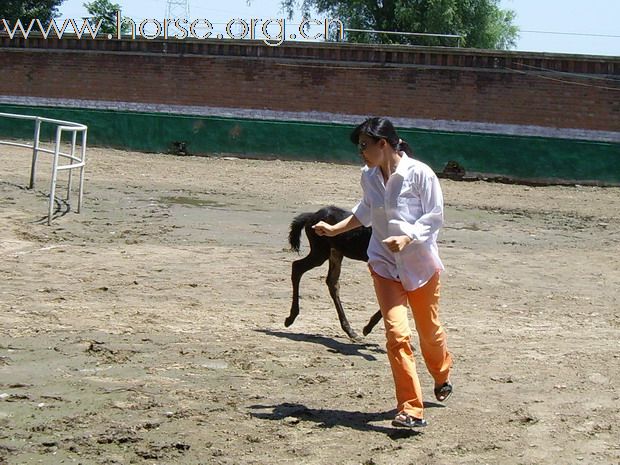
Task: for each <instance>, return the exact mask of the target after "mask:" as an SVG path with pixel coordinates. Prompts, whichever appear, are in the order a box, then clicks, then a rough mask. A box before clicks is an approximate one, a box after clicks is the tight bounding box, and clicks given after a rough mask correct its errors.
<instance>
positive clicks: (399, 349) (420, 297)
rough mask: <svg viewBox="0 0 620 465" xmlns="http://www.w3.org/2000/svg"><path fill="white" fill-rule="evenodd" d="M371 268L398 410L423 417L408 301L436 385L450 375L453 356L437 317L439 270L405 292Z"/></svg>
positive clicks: (396, 283) (422, 349)
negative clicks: (419, 284) (428, 278)
mask: <svg viewBox="0 0 620 465" xmlns="http://www.w3.org/2000/svg"><path fill="white" fill-rule="evenodd" d="M370 271H371V274H372V277H373V281H374V285H375V292H376V294H377V301H378V303H379V308H380V309H381V314H382V315H383V322H384V325H385V335H386V339H387V343H386V348H387V353H388V358H389V360H390V366H391V367H392V375H393V376H394V385H395V388H396V401H397V403H398V406H397V409H398V412H399V413H400V412H406V413H408V414H410V415H413V416H414V417H417V418H423V417H424V405H423V403H422V389H421V388H420V380H419V379H418V374H417V372H416V364H415V359H414V358H413V351H412V350H411V344H410V340H411V330H410V328H409V320H408V318H407V302H409V305H410V306H411V309H412V313H413V319H414V321H415V326H416V330H417V332H418V337H419V340H420V349H421V351H422V357H423V358H424V362H425V363H426V367H427V369H428V371H429V372H430V374H431V376H432V377H433V379H434V380H435V386H441V385H442V384H443V383H445V382H446V381H448V379H449V376H450V368H451V366H452V357H451V355H450V353H449V352H448V346H447V343H446V333H445V331H444V329H443V328H442V326H441V323H440V321H439V287H440V284H439V273H438V272H437V273H435V274H434V275H433V277H432V278H431V279H430V280H429V281H428V282H427V283H426V284H425V285H424V286H422V287H420V288H418V289H416V290H414V291H409V292H407V291H406V290H405V289H404V288H403V286H402V284H401V283H400V281H393V280H391V279H386V278H383V277H382V276H379V275H378V274H377V273H375V272H374V270H372V269H371V270H370Z"/></svg>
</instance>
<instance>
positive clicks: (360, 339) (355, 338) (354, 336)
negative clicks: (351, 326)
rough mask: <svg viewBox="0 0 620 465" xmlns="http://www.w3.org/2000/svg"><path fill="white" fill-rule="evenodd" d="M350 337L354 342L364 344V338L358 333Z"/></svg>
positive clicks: (351, 334)
mask: <svg viewBox="0 0 620 465" xmlns="http://www.w3.org/2000/svg"><path fill="white" fill-rule="evenodd" d="M348 336H349V339H351V341H353V342H362V341H363V340H364V338H363V337H360V336H359V335H358V334H357V333H350V334H348Z"/></svg>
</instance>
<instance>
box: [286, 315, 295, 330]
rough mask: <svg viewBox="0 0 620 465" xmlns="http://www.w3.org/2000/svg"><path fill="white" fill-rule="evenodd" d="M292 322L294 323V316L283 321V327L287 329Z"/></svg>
mask: <svg viewBox="0 0 620 465" xmlns="http://www.w3.org/2000/svg"><path fill="white" fill-rule="evenodd" d="M294 322H295V317H294V316H289V317H288V318H287V319H286V320H284V326H285V327H287V328H288V327H289V326H291V325H292V324H293V323H294Z"/></svg>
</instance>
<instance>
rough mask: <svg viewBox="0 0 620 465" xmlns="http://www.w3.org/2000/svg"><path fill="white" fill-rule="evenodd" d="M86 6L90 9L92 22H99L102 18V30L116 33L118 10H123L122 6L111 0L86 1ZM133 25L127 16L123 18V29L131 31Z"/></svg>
mask: <svg viewBox="0 0 620 465" xmlns="http://www.w3.org/2000/svg"><path fill="white" fill-rule="evenodd" d="M84 8H86V11H88V14H89V15H90V16H89V18H88V19H89V20H90V22H91V24H97V23H98V22H99V20H101V29H100V32H101V33H104V34H115V33H116V12H117V11H121V6H120V5H118V4H117V3H112V2H110V0H93V1H92V2H88V3H84ZM130 30H131V27H130V26H129V22H128V21H127V19H126V18H122V19H121V31H122V32H129V31H130Z"/></svg>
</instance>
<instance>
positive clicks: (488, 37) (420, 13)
mask: <svg viewBox="0 0 620 465" xmlns="http://www.w3.org/2000/svg"><path fill="white" fill-rule="evenodd" d="M282 6H283V8H284V10H285V11H287V13H288V15H289V17H291V16H292V14H293V11H294V10H295V9H296V8H297V7H298V6H300V7H301V11H302V14H303V15H304V16H309V12H310V10H312V9H314V10H315V11H316V12H317V13H319V14H323V15H329V17H330V18H334V19H336V18H337V19H340V20H341V21H342V22H343V23H344V24H345V27H346V28H347V29H366V30H368V29H370V30H375V31H398V32H414V33H426V34H455V35H461V36H463V38H462V39H460V45H461V46H465V47H474V48H490V49H508V48H511V47H514V46H515V40H516V38H517V36H518V32H519V30H518V28H517V26H515V25H514V24H513V21H514V19H515V16H516V15H515V12H514V11H512V10H503V9H501V8H500V7H499V0H283V1H282ZM347 40H348V41H350V42H366V43H384V44H385V43H387V44H390V43H399V44H415V45H452V46H454V45H457V43H456V40H455V39H449V38H438V37H420V36H406V35H393V34H377V33H364V32H349V33H347Z"/></svg>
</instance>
